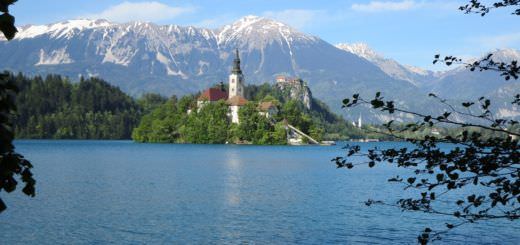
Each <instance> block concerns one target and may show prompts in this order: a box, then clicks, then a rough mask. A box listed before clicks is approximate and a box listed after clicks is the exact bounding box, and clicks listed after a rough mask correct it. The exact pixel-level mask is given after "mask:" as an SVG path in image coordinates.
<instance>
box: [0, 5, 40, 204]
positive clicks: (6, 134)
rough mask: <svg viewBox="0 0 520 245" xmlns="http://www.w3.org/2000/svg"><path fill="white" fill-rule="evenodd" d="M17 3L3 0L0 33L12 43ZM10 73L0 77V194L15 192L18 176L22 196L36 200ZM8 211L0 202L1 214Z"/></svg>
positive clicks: (0, 9)
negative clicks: (21, 147)
mask: <svg viewBox="0 0 520 245" xmlns="http://www.w3.org/2000/svg"><path fill="white" fill-rule="evenodd" d="M14 2H16V0H1V1H0V11H1V12H2V13H3V14H2V15H0V31H2V33H3V34H4V36H5V37H6V38H7V39H8V40H11V39H13V38H14V35H15V34H16V32H17V30H16V27H15V26H14V17H13V16H11V15H10V14H9V5H11V4H13V3H14ZM8 77H9V75H8V74H0V192H2V191H6V192H8V193H9V192H13V191H14V190H15V189H16V186H17V185H18V182H17V181H16V179H15V178H16V177H17V176H20V178H21V180H22V182H23V183H25V187H24V188H23V189H22V191H23V193H25V194H26V195H28V196H31V197H33V196H34V195H35V189H34V185H35V184H36V181H35V180H34V179H33V177H32V173H31V168H32V167H33V166H32V164H31V163H30V162H29V161H27V160H26V159H24V157H23V156H22V155H20V154H18V153H16V152H15V151H14V145H13V139H14V126H13V123H12V119H13V116H14V115H13V114H14V112H15V111H16V105H15V96H16V93H17V92H18V88H17V87H16V85H15V84H14V83H13V82H12V81H9V80H8V79H7V78H8ZM6 208H7V206H6V205H5V203H4V202H3V201H2V199H0V213H1V212H2V211H4V210H5V209H6Z"/></svg>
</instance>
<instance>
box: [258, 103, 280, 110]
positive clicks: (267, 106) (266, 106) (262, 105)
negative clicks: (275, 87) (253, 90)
mask: <svg viewBox="0 0 520 245" xmlns="http://www.w3.org/2000/svg"><path fill="white" fill-rule="evenodd" d="M273 107H275V108H276V105H275V104H274V103H273V102H272V101H267V102H262V103H260V105H258V109H260V110H261V111H268V110H269V109H271V108H273Z"/></svg>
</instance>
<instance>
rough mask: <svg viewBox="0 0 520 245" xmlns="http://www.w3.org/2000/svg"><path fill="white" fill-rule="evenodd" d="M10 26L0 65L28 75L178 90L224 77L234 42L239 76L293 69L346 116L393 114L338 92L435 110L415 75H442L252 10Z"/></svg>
mask: <svg viewBox="0 0 520 245" xmlns="http://www.w3.org/2000/svg"><path fill="white" fill-rule="evenodd" d="M19 31H20V32H19V33H18V35H17V36H16V38H15V39H14V40H13V41H9V42H7V41H6V40H0V58H2V60H3V62H2V63H1V64H0V68H1V69H8V70H11V71H21V72H24V73H26V74H29V75H35V74H49V73H57V74H62V75H65V76H68V77H70V79H71V80H79V77H81V76H83V77H92V76H98V77H101V78H103V79H105V80H107V81H110V82H111V83H112V84H114V85H116V86H118V87H120V88H121V89H122V90H123V91H125V92H128V93H130V94H131V95H134V96H138V95H141V94H143V93H146V92H158V93H161V94H163V95H166V96H169V95H172V94H176V95H184V94H188V93H194V92H197V91H200V90H203V89H205V88H207V87H208V86H210V85H213V84H215V83H218V82H220V81H227V76H228V74H229V71H230V70H231V64H232V60H233V58H234V57H233V51H234V50H235V49H236V48H238V49H239V51H240V56H241V59H242V64H243V71H244V74H245V76H246V83H248V84H260V83H263V82H266V81H267V82H274V80H275V77H276V76H278V75H286V76H295V77H300V78H302V79H303V80H304V81H306V82H307V84H308V85H309V87H310V88H311V89H312V91H313V95H314V96H315V97H316V98H318V99H320V100H322V101H325V102H326V103H327V104H328V105H329V106H330V107H331V108H332V109H333V110H334V111H336V112H341V113H343V115H344V116H345V117H346V118H347V119H351V120H354V119H355V120H357V118H358V117H359V115H362V116H363V119H364V120H365V121H367V122H381V121H385V120H389V119H399V120H403V118H399V117H398V116H399V115H397V116H395V117H388V116H387V115H383V114H380V113H377V112H374V111H370V110H368V109H367V108H363V107H360V108H355V109H353V110H349V111H345V110H343V109H342V108H341V104H342V103H341V101H342V100H343V98H346V97H349V96H351V95H352V94H355V93H360V94H361V95H363V96H365V97H372V96H373V95H374V94H375V93H376V92H378V91H381V92H383V94H384V95H385V97H386V98H389V99H395V100H397V103H399V105H401V106H403V107H405V108H407V109H411V110H420V111H422V112H425V113H428V112H439V111H442V108H439V107H432V106H431V100H430V99H428V98H427V96H426V95H427V92H428V91H427V90H425V89H424V86H423V84H433V85H432V86H431V88H432V89H433V88H434V87H435V85H436V84H441V83H440V81H441V80H440V78H441V77H443V76H444V75H443V76H440V75H439V74H438V73H435V72H430V71H424V70H420V69H418V68H413V67H409V66H405V65H400V64H399V63H398V62H396V61H393V60H391V59H386V58H384V57H382V56H381V55H378V54H377V53H375V52H373V51H371V50H370V49H369V48H368V46H366V45H340V46H338V47H339V48H338V47H336V46H334V45H331V44H329V43H327V42H326V41H324V40H322V39H320V38H319V37H316V36H312V35H308V34H305V33H302V32H300V31H298V30H296V29H294V28H292V27H290V26H288V25H286V24H283V23H280V22H277V21H273V20H270V19H266V18H262V17H257V16H246V17H244V18H241V19H240V20H238V21H236V22H234V23H232V24H229V25H226V26H224V27H222V28H219V29H215V30H212V29H205V28H196V27H192V26H178V25H156V24H153V23H148V22H130V23H123V24H119V23H113V22H109V21H106V20H70V21H64V22H59V23H54V24H49V25H28V26H23V27H20V28H19ZM340 48H341V49H340ZM345 50H346V51H345Z"/></svg>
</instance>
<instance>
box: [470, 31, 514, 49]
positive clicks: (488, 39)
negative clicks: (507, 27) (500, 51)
mask: <svg viewBox="0 0 520 245" xmlns="http://www.w3.org/2000/svg"><path fill="white" fill-rule="evenodd" d="M475 41H476V42H477V43H479V44H480V45H481V46H482V47H483V48H485V49H494V48H509V47H513V46H518V45H520V32H517V33H508V34H503V35H496V36H484V37H478V38H476V39H475Z"/></svg>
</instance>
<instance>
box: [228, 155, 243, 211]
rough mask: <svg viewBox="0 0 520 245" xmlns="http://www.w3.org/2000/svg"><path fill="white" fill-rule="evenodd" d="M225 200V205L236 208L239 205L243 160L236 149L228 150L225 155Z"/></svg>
mask: <svg viewBox="0 0 520 245" xmlns="http://www.w3.org/2000/svg"><path fill="white" fill-rule="evenodd" d="M225 157H226V161H225V169H226V177H225V187H224V188H225V191H224V193H225V196H226V198H225V200H226V205H229V206H232V207H236V206H239V205H240V201H241V198H240V190H241V184H242V178H243V176H242V168H243V166H242V164H243V159H242V158H241V156H240V153H239V151H238V150H237V149H230V150H229V151H227V152H226V154H225Z"/></svg>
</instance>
